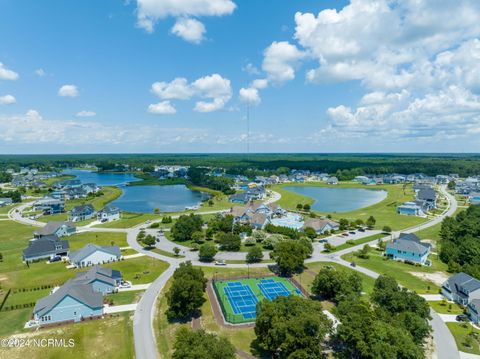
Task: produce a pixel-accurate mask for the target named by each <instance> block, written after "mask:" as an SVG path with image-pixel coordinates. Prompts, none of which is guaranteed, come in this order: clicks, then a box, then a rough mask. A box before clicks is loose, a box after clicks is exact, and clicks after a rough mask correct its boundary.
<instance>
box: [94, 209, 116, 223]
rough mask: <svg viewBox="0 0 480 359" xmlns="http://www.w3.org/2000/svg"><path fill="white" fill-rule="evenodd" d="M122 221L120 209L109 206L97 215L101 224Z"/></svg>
mask: <svg viewBox="0 0 480 359" xmlns="http://www.w3.org/2000/svg"><path fill="white" fill-rule="evenodd" d="M117 219H120V208H118V207H115V206H112V205H109V206H105V207H104V208H103V209H102V210H101V211H98V213H97V220H99V221H100V222H110V221H116V220H117Z"/></svg>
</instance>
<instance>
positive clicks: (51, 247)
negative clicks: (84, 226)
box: [23, 235, 70, 262]
mask: <svg viewBox="0 0 480 359" xmlns="http://www.w3.org/2000/svg"><path fill="white" fill-rule="evenodd" d="M69 248H70V246H69V244H68V241H66V240H60V239H59V238H58V237H57V236H56V235H50V236H43V237H40V238H38V239H32V240H30V242H28V247H27V248H26V249H24V250H23V260H24V261H25V262H32V261H36V260H40V259H47V258H48V259H52V258H54V257H57V256H67V255H68V253H69Z"/></svg>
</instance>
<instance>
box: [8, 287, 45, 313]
mask: <svg viewBox="0 0 480 359" xmlns="http://www.w3.org/2000/svg"><path fill="white" fill-rule="evenodd" d="M50 291H51V288H48V289H39V290H29V291H21V290H12V291H11V292H10V295H9V296H8V299H7V301H6V302H5V306H4V309H5V308H6V307H13V306H15V305H23V304H31V303H35V302H36V301H37V300H38V299H40V298H42V297H46V296H47V295H49V294H50ZM32 309H33V308H32Z"/></svg>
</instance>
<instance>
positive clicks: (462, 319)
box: [455, 314, 468, 322]
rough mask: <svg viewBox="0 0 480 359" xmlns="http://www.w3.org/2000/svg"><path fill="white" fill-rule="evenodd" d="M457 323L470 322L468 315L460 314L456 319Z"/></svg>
mask: <svg viewBox="0 0 480 359" xmlns="http://www.w3.org/2000/svg"><path fill="white" fill-rule="evenodd" d="M455 319H456V320H457V322H468V315H466V314H459V315H457V316H456V317H455Z"/></svg>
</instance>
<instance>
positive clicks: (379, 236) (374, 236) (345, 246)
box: [330, 233, 386, 253]
mask: <svg viewBox="0 0 480 359" xmlns="http://www.w3.org/2000/svg"><path fill="white" fill-rule="evenodd" d="M385 236H386V235H385V234H382V233H379V234H374V235H372V236H368V237H365V238H361V239H357V240H354V242H355V243H353V244H349V243H344V244H341V245H339V246H336V247H335V248H334V249H333V250H331V251H330V253H332V252H337V251H341V250H342V249H346V248H350V247H353V246H358V245H359V244H364V243H368V242H371V241H374V240H376V239H379V238H383V237H385Z"/></svg>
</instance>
